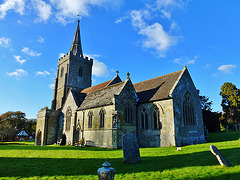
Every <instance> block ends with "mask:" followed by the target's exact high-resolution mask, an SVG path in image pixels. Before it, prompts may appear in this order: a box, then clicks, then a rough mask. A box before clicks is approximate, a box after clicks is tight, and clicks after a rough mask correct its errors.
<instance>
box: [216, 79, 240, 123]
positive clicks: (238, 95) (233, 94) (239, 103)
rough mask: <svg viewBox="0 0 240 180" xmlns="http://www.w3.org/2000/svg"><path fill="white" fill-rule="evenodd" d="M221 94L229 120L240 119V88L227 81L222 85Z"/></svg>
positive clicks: (226, 116) (222, 104) (223, 106)
mask: <svg viewBox="0 0 240 180" xmlns="http://www.w3.org/2000/svg"><path fill="white" fill-rule="evenodd" d="M220 95H221V96H222V103H221V106H222V108H223V111H224V113H225V118H226V119H227V121H228V122H231V121H232V122H233V125H235V122H236V121H239V120H240V117H239V115H240V114H239V108H240V90H239V89H238V88H237V87H236V86H235V85H234V84H232V83H229V82H226V83H224V84H223V85H222V87H221V92H220Z"/></svg>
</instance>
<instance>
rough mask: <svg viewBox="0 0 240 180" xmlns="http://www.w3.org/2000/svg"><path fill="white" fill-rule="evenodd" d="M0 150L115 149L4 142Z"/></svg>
mask: <svg viewBox="0 0 240 180" xmlns="http://www.w3.org/2000/svg"><path fill="white" fill-rule="evenodd" d="M0 150H54V151H55V150H68V151H69V150H81V151H116V150H115V149H107V148H98V147H87V146H85V147H82V148H81V147H75V146H70V145H67V146H59V145H57V146H54V145H48V146H34V145H28V144H24V145H23V144H19V143H15V144H4V145H2V146H1V145H0Z"/></svg>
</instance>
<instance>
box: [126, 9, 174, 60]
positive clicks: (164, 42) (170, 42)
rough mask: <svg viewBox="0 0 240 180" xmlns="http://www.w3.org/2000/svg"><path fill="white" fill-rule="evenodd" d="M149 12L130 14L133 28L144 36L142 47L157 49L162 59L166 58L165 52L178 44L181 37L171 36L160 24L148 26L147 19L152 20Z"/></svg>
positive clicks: (135, 11) (133, 12) (140, 11)
mask: <svg viewBox="0 0 240 180" xmlns="http://www.w3.org/2000/svg"><path fill="white" fill-rule="evenodd" d="M150 16H151V15H150V12H149V11H148V10H139V11H137V10H133V11H131V13H130V17H131V21H132V26H133V27H135V29H136V30H137V31H138V34H140V35H142V37H143V38H142V45H143V47H145V48H151V49H155V50H156V52H157V53H158V55H159V56H160V57H164V56H165V52H166V51H167V50H168V49H169V48H170V47H172V46H174V45H176V44H177V41H178V39H179V37H177V36H171V35H170V34H169V33H168V32H166V31H164V29H163V26H162V25H161V24H159V23H158V22H155V23H153V24H152V25H148V24H147V22H146V21H145V19H148V18H150Z"/></svg>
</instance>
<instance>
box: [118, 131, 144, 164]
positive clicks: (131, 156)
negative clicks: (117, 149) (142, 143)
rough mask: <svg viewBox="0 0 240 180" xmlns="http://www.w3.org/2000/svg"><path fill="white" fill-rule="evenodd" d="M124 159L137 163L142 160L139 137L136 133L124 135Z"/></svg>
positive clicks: (126, 161) (127, 161)
mask: <svg viewBox="0 0 240 180" xmlns="http://www.w3.org/2000/svg"><path fill="white" fill-rule="evenodd" d="M122 147H123V160H124V162H125V163H137V162H139V161H140V160H141V158H140V152H139V146H138V142H137V138H136V136H135V135H134V134H124V135H123V136H122Z"/></svg>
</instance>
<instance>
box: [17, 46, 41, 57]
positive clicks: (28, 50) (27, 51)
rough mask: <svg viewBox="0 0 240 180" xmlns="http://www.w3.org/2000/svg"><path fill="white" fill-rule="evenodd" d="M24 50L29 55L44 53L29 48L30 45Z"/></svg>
mask: <svg viewBox="0 0 240 180" xmlns="http://www.w3.org/2000/svg"><path fill="white" fill-rule="evenodd" d="M22 52H24V53H26V54H27V55H29V56H40V55H42V53H38V52H36V51H33V50H31V49H29V47H24V48H23V49H22Z"/></svg>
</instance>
